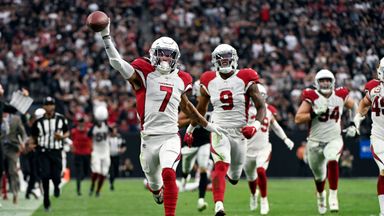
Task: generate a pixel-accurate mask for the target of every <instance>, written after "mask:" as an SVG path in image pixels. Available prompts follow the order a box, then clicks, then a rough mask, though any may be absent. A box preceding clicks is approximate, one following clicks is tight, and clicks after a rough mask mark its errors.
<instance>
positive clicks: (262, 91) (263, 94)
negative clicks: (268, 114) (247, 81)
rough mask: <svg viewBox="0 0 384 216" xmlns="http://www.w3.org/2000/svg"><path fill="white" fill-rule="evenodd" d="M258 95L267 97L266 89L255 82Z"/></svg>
mask: <svg viewBox="0 0 384 216" xmlns="http://www.w3.org/2000/svg"><path fill="white" fill-rule="evenodd" d="M257 88H258V89H259V92H260V95H261V96H262V97H263V98H264V99H265V100H266V99H267V98H268V94H267V89H266V88H265V87H264V86H263V85H262V84H260V83H258V84H257Z"/></svg>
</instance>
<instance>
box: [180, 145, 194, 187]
mask: <svg viewBox="0 0 384 216" xmlns="http://www.w3.org/2000/svg"><path fill="white" fill-rule="evenodd" d="M197 151H198V148H197V147H191V148H189V147H188V146H184V147H183V148H181V166H182V167H181V170H182V175H183V177H182V179H181V185H182V188H183V189H184V188H185V185H186V183H187V181H188V176H190V172H191V170H192V168H193V165H194V164H195V162H196V158H197Z"/></svg>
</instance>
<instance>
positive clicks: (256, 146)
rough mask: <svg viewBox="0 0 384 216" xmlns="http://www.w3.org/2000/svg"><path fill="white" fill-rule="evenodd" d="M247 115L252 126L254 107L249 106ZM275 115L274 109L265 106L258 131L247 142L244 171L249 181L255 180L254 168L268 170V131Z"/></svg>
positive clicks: (269, 156) (270, 106)
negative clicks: (264, 114)
mask: <svg viewBox="0 0 384 216" xmlns="http://www.w3.org/2000/svg"><path fill="white" fill-rule="evenodd" d="M249 115H250V121H249V124H252V122H253V121H254V120H255V117H256V108H255V107H254V106H251V108H250V109H249ZM276 115H277V110H276V108H275V107H274V106H272V105H267V113H266V116H265V118H264V120H263V122H261V128H260V130H259V131H258V132H257V133H256V134H255V135H254V136H253V137H252V138H251V139H249V140H248V144H247V157H246V162H245V166H244V171H245V174H246V176H247V179H248V180H249V181H253V180H255V179H256V178H257V173H256V167H262V168H264V169H265V170H267V169H268V165H269V161H270V159H271V153H272V145H271V143H270V142H269V129H270V126H271V123H272V120H273V119H274V116H276Z"/></svg>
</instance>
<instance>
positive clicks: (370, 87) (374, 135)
mask: <svg viewBox="0 0 384 216" xmlns="http://www.w3.org/2000/svg"><path fill="white" fill-rule="evenodd" d="M383 82H384V58H382V59H381V60H380V63H379V66H378V67H377V79H374V80H371V81H369V82H368V83H367V84H366V85H365V97H364V98H363V99H362V100H361V101H360V103H359V107H358V109H357V113H356V116H355V118H354V121H353V122H354V125H351V126H350V127H348V128H347V129H346V132H347V133H346V135H347V136H350V137H354V136H355V135H356V134H359V130H360V123H361V121H362V120H364V118H365V116H366V115H367V113H368V110H369V108H371V118H372V130H371V152H372V154H373V158H374V160H375V162H376V164H377V166H378V168H379V172H380V173H379V177H378V181H377V194H378V199H379V205H380V216H384V163H383V161H384V133H383V131H384V118H383V115H384V85H383Z"/></svg>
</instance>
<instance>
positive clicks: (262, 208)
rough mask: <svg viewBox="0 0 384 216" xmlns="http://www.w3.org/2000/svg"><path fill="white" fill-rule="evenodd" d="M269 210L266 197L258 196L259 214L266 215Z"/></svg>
mask: <svg viewBox="0 0 384 216" xmlns="http://www.w3.org/2000/svg"><path fill="white" fill-rule="evenodd" d="M268 212H269V203H268V198H267V197H261V198H260V214H261V215H266V214H268Z"/></svg>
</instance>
